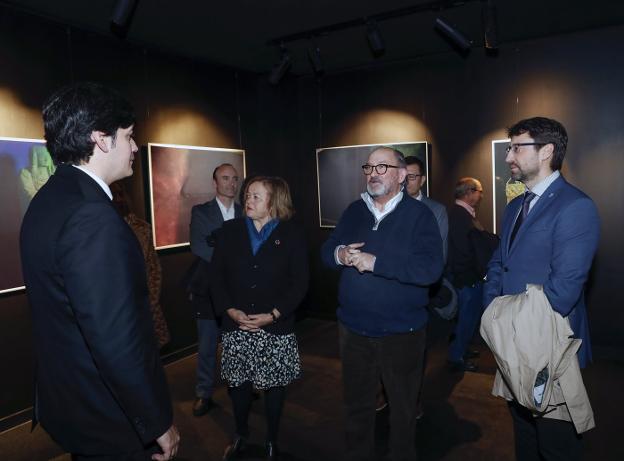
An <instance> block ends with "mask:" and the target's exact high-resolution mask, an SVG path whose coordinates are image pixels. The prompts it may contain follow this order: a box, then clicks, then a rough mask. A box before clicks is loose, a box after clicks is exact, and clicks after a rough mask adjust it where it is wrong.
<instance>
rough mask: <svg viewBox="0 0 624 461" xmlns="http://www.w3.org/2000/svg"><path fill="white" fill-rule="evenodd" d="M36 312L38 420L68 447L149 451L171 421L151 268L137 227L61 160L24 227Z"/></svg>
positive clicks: (27, 273) (90, 450)
mask: <svg viewBox="0 0 624 461" xmlns="http://www.w3.org/2000/svg"><path fill="white" fill-rule="evenodd" d="M21 254H22V263H23V270H24V280H25V281H26V287H27V288H26V289H27V294H28V299H29V301H30V305H31V309H32V317H33V335H34V348H35V355H36V371H35V408H34V419H33V422H34V423H35V424H36V422H37V419H38V420H39V421H40V422H41V424H42V426H43V427H44V428H45V430H46V431H47V432H48V433H49V434H50V435H51V436H52V438H53V439H54V440H56V441H57V442H58V443H59V444H60V445H61V446H62V447H63V448H64V449H65V450H67V451H69V452H72V453H79V454H83V455H97V454H116V453H124V452H130V451H136V450H140V449H141V448H142V447H143V446H145V445H147V444H149V443H150V442H152V441H154V440H155V439H156V438H157V437H159V436H161V435H162V434H164V433H165V432H166V431H167V429H168V428H169V427H170V426H171V424H172V408H171V400H170V396H169V390H168V387H167V383H166V380H165V375H164V372H163V368H162V365H161V362H160V358H159V355H158V347H157V344H156V341H155V339H154V326H153V324H152V317H151V314H150V308H149V300H148V292H147V283H146V274H145V265H144V261H143V255H142V253H141V248H140V246H139V242H138V241H137V239H136V237H135V236H134V234H133V233H132V230H131V229H130V228H129V227H128V225H127V224H126V223H125V221H124V220H123V219H122V218H121V216H119V214H118V213H117V212H116V211H115V208H113V205H112V202H111V200H110V199H109V198H108V196H107V195H106V193H105V192H104V191H103V190H102V188H101V187H100V186H99V185H98V184H97V183H96V182H95V181H94V180H93V179H92V178H91V177H89V176H88V175H87V174H86V173H84V172H82V171H80V170H78V169H77V168H74V167H73V166H71V165H61V166H59V168H58V169H57V171H56V173H55V174H54V175H53V176H52V177H51V178H50V179H49V181H48V182H47V183H46V185H45V186H43V188H41V190H40V191H39V192H38V193H37V195H36V196H35V197H34V198H33V200H32V202H31V204H30V206H29V208H28V211H27V212H26V215H25V217H24V221H23V224H22V230H21Z"/></svg>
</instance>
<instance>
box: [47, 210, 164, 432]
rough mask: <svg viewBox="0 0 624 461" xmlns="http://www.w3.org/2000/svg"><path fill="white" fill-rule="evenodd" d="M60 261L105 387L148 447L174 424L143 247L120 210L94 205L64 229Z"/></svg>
mask: <svg viewBox="0 0 624 461" xmlns="http://www.w3.org/2000/svg"><path fill="white" fill-rule="evenodd" d="M56 255H57V263H58V266H59V271H60V273H61V274H63V281H64V284H65V289H66V290H67V294H68V297H69V300H70V303H71V307H72V310H73V313H74V315H75V318H76V322H77V323H78V326H79V328H80V331H81V333H82V335H83V337H84V340H85V342H86V343H87V345H88V347H89V350H90V352H91V355H92V357H93V360H94V362H95V364H96V366H97V368H98V371H99V373H100V375H101V377H102V380H103V381H104V382H105V383H106V385H107V387H108V388H109V389H110V391H111V392H112V393H113V395H114V396H115V398H116V400H117V401H118V402H119V405H120V406H121V408H122V409H123V411H124V412H125V414H126V415H127V417H128V419H129V421H130V422H131V423H132V424H133V425H134V427H135V429H136V431H137V434H139V436H140V438H141V440H142V441H143V443H145V444H148V443H150V442H152V441H153V440H155V439H156V438H158V437H160V436H161V435H162V434H164V433H165V432H166V431H167V429H168V428H169V427H170V426H171V424H172V420H173V416H172V407H171V399H170V396H169V389H168V386H167V382H166V379H165V375H164V371H163V368H162V364H161V362H160V357H159V355H158V350H157V346H156V341H155V338H154V333H153V329H152V322H151V314H150V310H149V301H148V294H147V285H146V281H145V265H144V262H143V257H142V254H141V250H140V247H139V245H138V242H137V241H136V239H135V237H134V235H133V234H132V231H131V230H130V229H129V228H128V226H127V225H126V223H125V222H124V221H123V220H122V219H121V218H120V217H119V215H118V214H117V213H116V211H115V210H114V208H113V207H111V206H110V205H109V204H107V203H100V202H92V203H87V204H85V205H83V206H82V207H80V208H79V209H78V210H77V211H76V212H75V213H74V214H73V215H72V216H71V217H70V218H69V219H68V221H67V222H66V223H65V226H64V228H63V231H62V234H61V237H60V239H59V242H58V245H57V248H56Z"/></svg>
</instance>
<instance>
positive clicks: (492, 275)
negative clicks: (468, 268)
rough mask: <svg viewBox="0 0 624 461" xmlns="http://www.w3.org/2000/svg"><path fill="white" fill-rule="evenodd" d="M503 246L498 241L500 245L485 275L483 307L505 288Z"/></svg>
mask: <svg viewBox="0 0 624 461" xmlns="http://www.w3.org/2000/svg"><path fill="white" fill-rule="evenodd" d="M501 241H502V240H501ZM502 251H503V250H502V247H501V243H500V242H499V243H498V247H497V248H496V249H495V250H494V253H493V254H492V258H491V259H490V262H489V263H488V265H487V272H486V275H485V283H484V284H483V307H484V308H487V307H488V306H489V305H490V303H491V302H492V301H493V300H494V298H496V297H497V296H500V295H501V292H502V289H503V281H502V277H503V264H502V261H503V259H502Z"/></svg>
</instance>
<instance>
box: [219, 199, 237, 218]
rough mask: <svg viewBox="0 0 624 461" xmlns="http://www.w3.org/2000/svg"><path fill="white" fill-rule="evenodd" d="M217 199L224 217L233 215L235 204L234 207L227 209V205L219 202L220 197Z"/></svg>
mask: <svg viewBox="0 0 624 461" xmlns="http://www.w3.org/2000/svg"><path fill="white" fill-rule="evenodd" d="M215 199H216V201H217V205H219V208H220V209H221V214H222V215H223V216H227V215H228V214H230V213H232V210H233V209H234V202H232V205H231V206H230V207H229V208H226V207H225V205H224V204H223V203H221V200H219V197H215Z"/></svg>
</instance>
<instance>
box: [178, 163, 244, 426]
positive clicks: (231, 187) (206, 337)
mask: <svg viewBox="0 0 624 461" xmlns="http://www.w3.org/2000/svg"><path fill="white" fill-rule="evenodd" d="M212 180H213V182H214V186H215V190H216V197H215V198H214V199H213V200H210V201H209V202H206V203H203V204H201V205H196V206H194V207H193V209H192V211H191V252H192V253H193V254H194V255H196V256H198V260H197V264H195V270H194V274H193V278H192V280H191V284H190V289H191V299H192V303H193V307H194V309H195V312H196V313H197V314H196V315H197V385H196V387H195V396H196V397H197V398H196V400H195V404H194V405H193V414H194V415H195V416H202V415H204V414H206V413H207V412H208V410H210V408H211V407H212V406H213V402H212V393H213V391H214V383H215V369H216V364H217V343H218V339H219V328H218V326H217V320H216V318H215V314H214V311H213V308H212V302H211V300H210V294H209V290H208V276H209V265H210V260H211V259H212V252H213V250H214V244H215V239H216V232H217V231H218V230H219V229H220V228H221V226H222V225H223V222H224V221H228V220H230V219H234V218H238V217H240V216H241V215H242V209H241V206H240V205H239V204H237V203H235V202H234V199H235V198H236V194H237V192H238V181H239V176H238V172H237V171H236V169H235V168H234V167H233V166H232V165H230V164H229V163H224V164H222V165H219V166H218V167H217V168H215V170H214V172H213V173H212Z"/></svg>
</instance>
